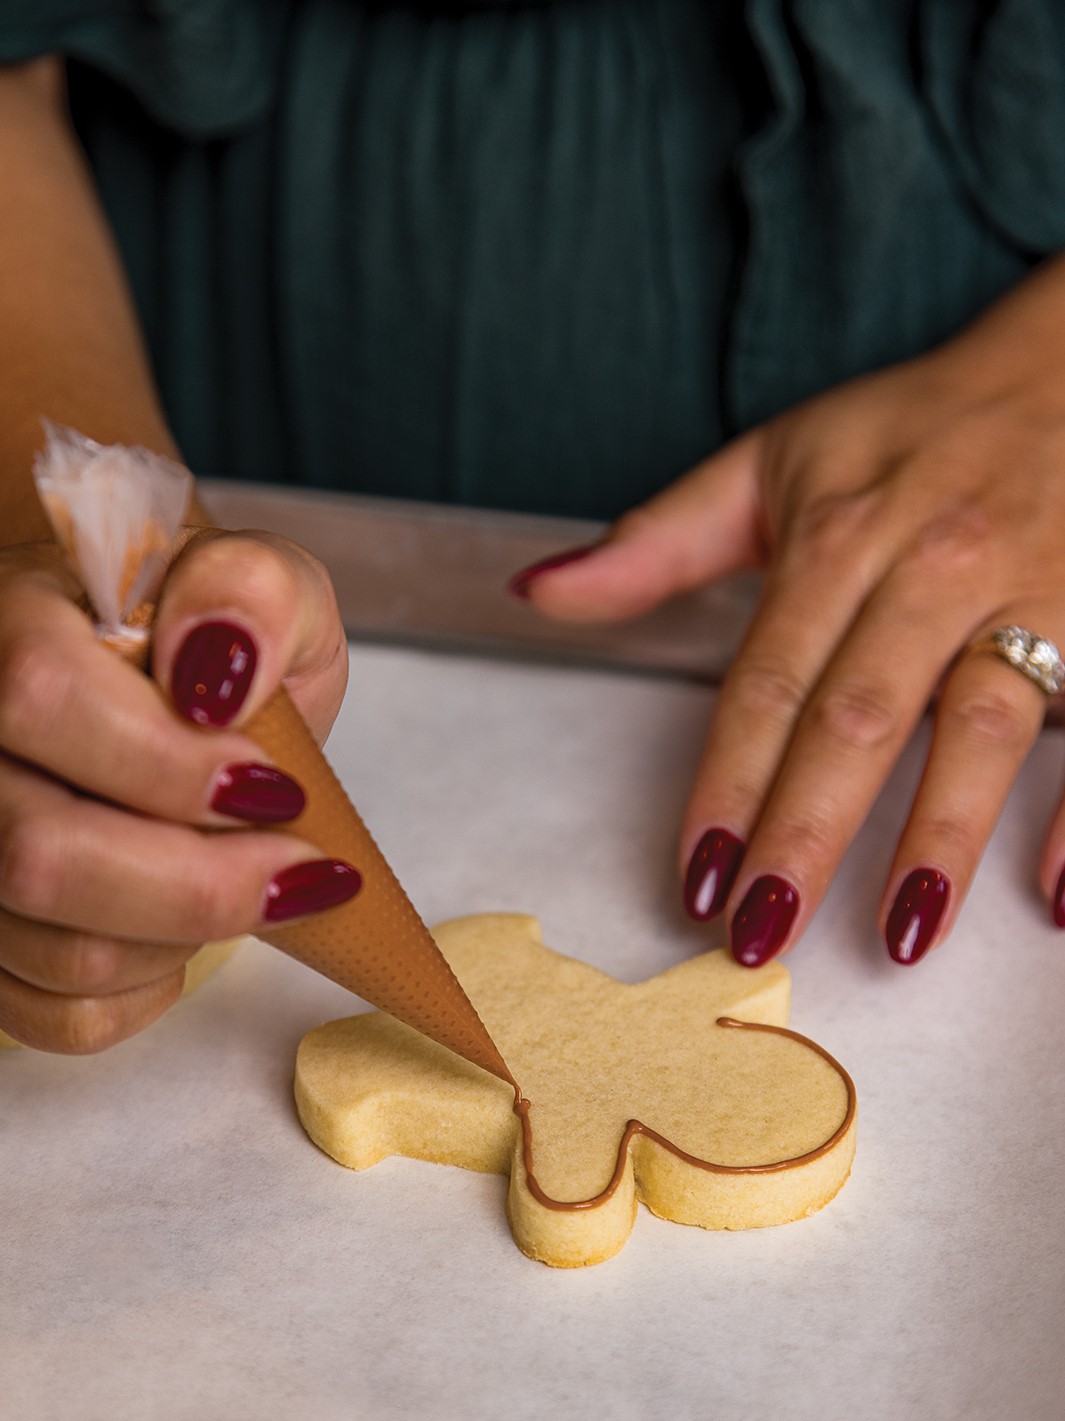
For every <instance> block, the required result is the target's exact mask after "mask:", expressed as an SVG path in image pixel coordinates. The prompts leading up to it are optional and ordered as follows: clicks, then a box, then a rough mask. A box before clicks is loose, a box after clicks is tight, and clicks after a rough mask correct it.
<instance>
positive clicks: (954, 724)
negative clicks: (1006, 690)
mask: <svg viewBox="0 0 1065 1421" xmlns="http://www.w3.org/2000/svg"><path fill="white" fill-rule="evenodd" d="M939 720H940V726H941V728H942V729H943V730H944V731H945V732H947V733H948V734H950V735H951V736H952V737H954V738H956V739H958V740H960V741H961V742H962V744H963V745H965V746H966V747H968V748H969V749H971V750H974V751H982V752H985V753H986V752H987V751H989V750H996V751H1001V750H1007V751H1011V752H1021V751H1023V750H1025V749H1027V747H1028V745H1029V743H1030V742H1031V740H1032V738H1033V736H1034V735H1035V732H1036V726H1034V725H1033V723H1032V720H1031V717H1030V716H1029V715H1028V714H1026V713H1025V711H1024V709H1023V708H1022V707H1021V706H1019V705H1018V704H1016V703H1015V702H1014V701H1012V700H1011V699H1010V698H1009V697H1008V696H1007V695H1004V694H1000V693H998V692H995V691H991V690H980V691H972V692H970V693H968V694H966V695H961V696H958V697H957V698H956V699H955V698H951V699H949V700H947V701H945V702H944V703H943V705H942V706H941V708H940V713H939Z"/></svg>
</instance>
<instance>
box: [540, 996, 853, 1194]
mask: <svg viewBox="0 0 1065 1421" xmlns="http://www.w3.org/2000/svg"><path fill="white" fill-rule="evenodd" d="M715 1025H716V1026H721V1027H740V1028H742V1029H743V1030H745V1031H768V1032H772V1033H773V1034H774V1035H776V1036H786V1037H787V1038H788V1040H789V1041H796V1042H798V1044H799V1045H800V1046H808V1047H809V1048H810V1049H811V1050H812V1051H815V1052H816V1053H817V1055H818V1056H820V1057H821V1058H822V1059H823V1060H824V1061H826V1062H827V1063H828V1064H829V1065H830V1066H831V1067H832V1069H833V1070H834V1071H835V1072H836V1073H837V1075H838V1076H839V1077H840V1079H841V1080H842V1081H843V1084H844V1086H845V1087H846V1090H847V1110H846V1113H845V1115H844V1116H843V1120H842V1121H841V1123H840V1124H839V1126H838V1127H837V1129H836V1130H835V1131H834V1132H833V1133H832V1134H831V1135H830V1136H829V1138H828V1139H827V1140H825V1141H824V1142H823V1143H822V1144H820V1145H817V1146H816V1147H815V1148H814V1149H812V1150H807V1151H806V1153H805V1154H801V1155H793V1156H792V1157H791V1158H790V1159H783V1160H774V1161H773V1162H772V1163H770V1164H715V1163H714V1162H713V1161H712V1160H705V1159H700V1158H699V1156H698V1155H690V1154H688V1152H687V1150H682V1149H681V1148H680V1146H679V1145H675V1144H673V1142H672V1141H671V1140H669V1139H667V1138H666V1137H665V1135H660V1134H659V1133H658V1131H657V1130H655V1129H652V1127H651V1126H650V1125H645V1124H644V1123H643V1121H642V1120H629V1121H628V1122H627V1124H626V1126H625V1129H624V1130H623V1131H622V1134H621V1140H620V1142H619V1143H618V1154H617V1162H616V1164H615V1165H614V1173H613V1174H612V1175H611V1177H610V1180H609V1182H608V1183H607V1186H606V1188H605V1189H603V1190H602V1191H601V1192H600V1193H598V1194H595V1195H593V1196H592V1197H591V1198H590V1199H574V1200H567V1199H554V1198H552V1197H551V1195H550V1194H547V1193H545V1191H544V1190H543V1189H542V1188H541V1187H540V1183H539V1181H538V1180H537V1178H536V1174H535V1171H534V1167H533V1166H534V1162H533V1127H532V1120H531V1119H530V1112H531V1110H532V1101H531V1100H527V1099H526V1098H525V1096H524V1095H523V1094H522V1093H521V1089H520V1087H515V1097H514V1114H515V1115H516V1116H517V1117H518V1119H519V1121H520V1122H521V1137H522V1146H521V1152H522V1163H523V1164H524V1166H525V1184H526V1187H527V1188H528V1190H529V1193H530V1194H531V1195H532V1197H533V1198H534V1199H535V1200H536V1202H537V1203H538V1204H541V1205H542V1206H543V1207H544V1208H545V1209H553V1210H555V1212H556V1213H575V1212H576V1211H577V1210H579V1209H595V1208H598V1207H599V1206H600V1205H601V1204H605V1203H606V1201H607V1200H608V1199H612V1198H613V1196H614V1195H615V1194H616V1193H617V1191H618V1189H619V1188H620V1186H621V1182H622V1180H623V1179H624V1178H625V1170H626V1168H627V1166H628V1158H629V1146H630V1145H631V1144H632V1141H633V1139H634V1138H635V1137H636V1136H637V1135H644V1136H646V1138H647V1139H649V1140H653V1141H654V1143H655V1144H656V1145H660V1146H661V1147H662V1148H663V1149H664V1150H668V1151H669V1153H670V1154H671V1155H675V1156H676V1158H677V1159H679V1160H681V1161H683V1163H684V1164H690V1165H694V1166H695V1167H696V1168H697V1169H704V1170H706V1171H707V1172H708V1173H709V1174H775V1173H777V1172H779V1171H781V1170H785V1169H797V1168H798V1167H799V1166H800V1165H804V1164H811V1163H812V1162H813V1161H814V1160H816V1159H820V1158H821V1157H822V1155H826V1154H828V1152H829V1151H830V1150H831V1149H833V1148H834V1147H835V1146H836V1145H837V1144H838V1143H839V1142H840V1140H842V1138H843V1136H844V1135H845V1134H846V1133H847V1131H848V1130H849V1129H850V1127H851V1125H852V1124H853V1123H854V1115H855V1111H856V1109H857V1102H858V1096H857V1092H856V1091H855V1089H854V1082H853V1081H852V1080H851V1077H850V1074H849V1073H848V1072H847V1071H846V1070H844V1068H843V1067H842V1066H841V1065H840V1063H839V1062H838V1061H837V1060H836V1058H835V1057H834V1056H832V1055H831V1054H830V1053H829V1052H828V1051H826V1050H825V1048H824V1047H823V1046H819V1045H818V1044H817V1042H816V1041H811V1040H810V1038H809V1037H808V1036H803V1035H802V1034H801V1032H798V1031H791V1030H789V1029H788V1027H786V1026H772V1025H770V1024H769V1023H767V1022H761V1021H738V1020H737V1019H736V1018H735V1017H731V1016H719V1017H718V1019H717V1021H716V1022H715Z"/></svg>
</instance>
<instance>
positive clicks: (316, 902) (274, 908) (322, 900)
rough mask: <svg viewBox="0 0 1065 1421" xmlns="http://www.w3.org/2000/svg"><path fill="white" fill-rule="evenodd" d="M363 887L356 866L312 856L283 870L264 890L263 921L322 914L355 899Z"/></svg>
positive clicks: (281, 920) (279, 920)
mask: <svg viewBox="0 0 1065 1421" xmlns="http://www.w3.org/2000/svg"><path fill="white" fill-rule="evenodd" d="M361 887H362V875H361V874H360V873H359V871H358V869H357V868H352V866H351V864H350V863H344V861H343V860H342V859H311V860H310V861H309V862H308V863H294V864H293V865H292V867H291V868H285V869H282V870H281V872H280V873H279V874H278V875H277V877H276V878H275V879H274V880H273V881H272V882H271V883H270V886H269V887H268V888H267V890H266V906H265V907H264V909H263V922H264V923H283V922H285V921H286V920H287V919H288V918H302V917H303V916H304V915H305V914H307V913H321V912H323V911H324V910H325V909H326V908H335V907H337V906H338V904H340V903H346V902H347V901H348V899H349V898H354V897H355V894H356V893H358V891H359V889H360V888H361Z"/></svg>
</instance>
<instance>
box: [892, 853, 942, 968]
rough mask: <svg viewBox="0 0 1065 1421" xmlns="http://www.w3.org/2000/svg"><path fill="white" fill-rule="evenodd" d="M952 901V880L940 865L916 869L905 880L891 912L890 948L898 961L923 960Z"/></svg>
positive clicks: (905, 963)
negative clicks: (938, 866)
mask: <svg viewBox="0 0 1065 1421" xmlns="http://www.w3.org/2000/svg"><path fill="white" fill-rule="evenodd" d="M949 902H950V879H949V878H948V877H947V875H946V874H945V873H940V871H939V870H938V869H937V868H915V869H914V870H913V872H912V873H910V874H907V876H906V878H905V879H903V882H902V887H901V888H900V889H899V891H898V893H897V894H896V895H895V901H894V903H892V905H891V912H890V913H889V914H888V920H887V929H886V931H885V933H884V936H885V938H886V939H887V949H888V952H889V953H890V954H891V957H892V959H893V960H894V961H895V962H901V963H902V964H903V966H906V967H908V966H911V965H912V964H913V963H914V962H920V960H921V958H922V957H923V956H924V955H925V953H926V952H927V951H928V949H929V947H930V946H931V943H932V939H933V938H934V937H935V935H936V929H937V928H938V927H939V922H940V919H941V918H942V916H943V914H944V913H945V912H946V908H947V904H948V903H949Z"/></svg>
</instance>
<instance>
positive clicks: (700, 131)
mask: <svg viewBox="0 0 1065 1421" xmlns="http://www.w3.org/2000/svg"><path fill="white" fill-rule="evenodd" d="M48 52H58V53H62V54H64V55H66V56H68V57H69V59H70V61H71V76H72V106H73V111H74V115H75V119H76V122H77V124H78V128H79V131H80V133H81V135H82V138H83V141H84V142H85V145H86V148H87V151H88V153H89V156H90V159H91V161H92V164H93V166H94V169H95V171H96V175H97V179H98V183H99V187H100V191H101V193H102V196H103V199H104V202H105V204H106V206H107V208H108V211H109V214H110V216H111V220H112V222H113V225H114V228H115V231H116V234H117V236H118V240H119V242H120V245H121V248H122V251H123V253H124V256H125V259H126V263H127V267H128V270H129V273H130V278H131V282H132V285H133V289H134V294H135V297H136V300H137V303H138V306H139V308H140V311H141V313H142V317H143V320H144V323H145V328H146V330H147V333H148V339H149V343H150V347H151V350H152V354H153V358H154V361H155V366H156V370H157V373H158V378H159V381H160V384H161V387H162V390H163V394H164V398H165V401H166V404H167V407H168V410H169V413H170V416H171V419H172V421H173V423H174V426H175V429H176V431H177V434H178V437H179V439H180V440H181V443H182V446H183V448H184V450H185V452H186V455H187V457H188V458H189V460H190V462H191V463H192V464H193V465H194V467H196V468H197V469H198V470H199V471H200V472H203V473H210V474H220V475H226V476H230V477H247V478H252V479H257V480H274V481H284V482H295V483H304V484H309V485H316V486H320V487H328V488H344V489H351V490H358V491H364V492H371V493H385V494H391V495H398V496H408V497H414V498H420V499H433V500H458V501H463V502H467V503H474V504H480V505H484V506H493V507H508V508H525V509H533V510H542V511H554V512H562V513H572V514H586V515H590V516H604V517H609V516H612V515H614V514H616V513H617V512H619V511H621V510H622V509H624V508H625V507H627V506H629V505H631V504H633V503H635V502H637V501H638V500H640V499H642V498H644V497H646V496H647V495H648V494H649V493H651V492H652V491H654V490H655V489H656V488H659V487H661V486H663V485H664V484H665V483H667V482H668V481H669V480H670V479H672V478H674V477H676V476H677V475H678V474H680V473H682V472H683V471H684V470H685V469H686V468H687V467H689V466H690V465H691V464H692V463H694V462H695V461H696V460H697V459H699V458H700V457H702V456H703V455H705V454H707V453H709V452H711V451H712V450H713V449H715V448H716V447H718V446H719V445H720V444H721V442H722V441H723V440H724V439H727V438H728V437H730V436H731V435H732V434H734V433H736V432H738V431H740V430H742V429H744V428H747V427H749V426H750V425H751V424H752V423H754V422H756V421H758V420H760V419H763V418H765V417H767V416H768V415H770V414H772V413H774V412H775V411H777V410H780V409H781V408H784V407H785V406H787V405H788V404H790V403H792V402H794V401H795V400H798V399H801V398H803V397H804V396H807V395H809V394H812V393H814V392H816V391H817V390H820V389H823V388H825V387H827V386H829V385H831V384H833V383H835V382H837V381H839V380H842V379H845V378H847V377H848V376H851V375H854V374H857V373H860V372H862V371H866V370H869V369H873V368H876V367H878V366H881V365H883V364H886V363H889V362H891V361H895V360H899V359H902V358H905V357H906V356H908V355H911V354H914V353H916V352H918V351H920V350H923V349H926V348H927V347H928V346H929V345H930V344H932V343H934V342H936V341H938V340H941V339H943V338H944V337H945V336H947V335H949V334H950V333H951V332H952V331H954V330H956V329H957V328H958V327H959V326H960V325H962V324H964V322H965V321H966V320H968V319H969V318H970V317H971V316H972V315H973V314H975V313H976V312H977V311H978V310H980V309H981V308H982V307H983V306H985V305H986V304H987V303H988V302H989V301H990V300H992V299H993V298H994V297H995V296H996V295H998V294H999V293H1000V292H1002V291H1003V290H1004V289H1006V288H1007V287H1008V286H1009V285H1011V284H1012V283H1013V282H1015V281H1016V280H1017V279H1019V277H1021V276H1022V275H1023V274H1024V273H1025V271H1026V270H1028V269H1029V267H1030V266H1031V265H1033V264H1034V263H1035V262H1036V261H1038V260H1039V259H1040V258H1041V257H1042V256H1044V255H1046V254H1047V253H1049V252H1053V251H1056V250H1059V249H1060V248H1061V247H1063V246H1065V162H1063V161H1062V157H1061V154H1062V151H1063V148H1065V6H1062V5H1060V4H1059V3H1058V0H894V3H887V4H885V3H884V0H557V3H538V4H534V3H522V0H496V3H482V4H463V3H459V0H450V3H444V0H441V2H440V3H429V2H428V0H422V3H406V4H387V3H374V4H368V3H357V0H302V3H300V0H109V3H107V0H5V3H0V62H15V61H18V60H21V59H25V58H29V57H31V56H34V55H37V54H42V53H48Z"/></svg>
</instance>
